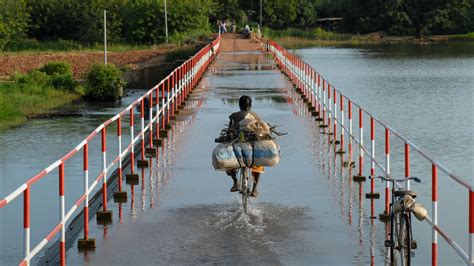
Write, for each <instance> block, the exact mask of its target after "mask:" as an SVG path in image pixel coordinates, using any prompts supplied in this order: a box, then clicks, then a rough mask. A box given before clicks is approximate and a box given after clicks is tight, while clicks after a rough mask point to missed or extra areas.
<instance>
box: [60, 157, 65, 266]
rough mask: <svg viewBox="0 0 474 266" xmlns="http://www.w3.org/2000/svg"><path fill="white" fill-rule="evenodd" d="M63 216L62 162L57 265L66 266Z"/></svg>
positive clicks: (61, 167)
mask: <svg viewBox="0 0 474 266" xmlns="http://www.w3.org/2000/svg"><path fill="white" fill-rule="evenodd" d="M64 216H65V199H64V162H61V164H60V165H59V219H60V221H61V222H60V223H61V236H60V240H59V263H60V265H61V266H65V265H66V228H65V227H66V221H64Z"/></svg>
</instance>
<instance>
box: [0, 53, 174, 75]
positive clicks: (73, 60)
mask: <svg viewBox="0 0 474 266" xmlns="http://www.w3.org/2000/svg"><path fill="white" fill-rule="evenodd" d="M174 49H176V47H175V46H169V47H165V48H155V49H150V50H136V51H126V52H109V53H108V55H107V57H108V62H109V63H113V64H115V65H119V66H123V65H127V64H136V63H138V62H142V61H145V60H147V59H150V58H153V57H157V56H164V55H165V54H166V53H167V52H170V51H172V50H174ZM162 58H164V57H162ZM103 60H104V54H103V53H102V52H65V53H39V54H18V55H11V54H8V55H0V79H5V78H6V77H8V76H9V75H10V74H12V73H13V72H15V71H19V72H28V71H30V70H32V69H34V68H38V67H41V66H42V65H44V64H45V63H46V62H49V61H67V62H69V63H70V64H71V65H72V69H73V73H74V76H75V77H79V78H80V77H82V76H83V75H84V74H85V73H86V72H87V70H88V69H89V67H90V66H91V65H92V64H95V63H101V62H103Z"/></svg>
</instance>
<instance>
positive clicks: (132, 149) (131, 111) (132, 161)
mask: <svg viewBox="0 0 474 266" xmlns="http://www.w3.org/2000/svg"><path fill="white" fill-rule="evenodd" d="M133 108H134V106H132V108H130V144H131V147H130V149H131V151H130V173H131V174H133V173H134V170H135V142H134V138H135V137H134V133H135V132H134V124H135V121H134V120H135V118H134V115H133Z"/></svg>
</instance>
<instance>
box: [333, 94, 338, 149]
mask: <svg viewBox="0 0 474 266" xmlns="http://www.w3.org/2000/svg"><path fill="white" fill-rule="evenodd" d="M332 95H333V100H334V115H333V120H334V121H333V123H334V129H333V132H332V133H333V138H334V144H337V96H336V88H334V87H333V94H332Z"/></svg>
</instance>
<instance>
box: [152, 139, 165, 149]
mask: <svg viewBox="0 0 474 266" xmlns="http://www.w3.org/2000/svg"><path fill="white" fill-rule="evenodd" d="M162 145H163V140H162V139H154V140H153V146H157V147H161V146H162Z"/></svg>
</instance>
